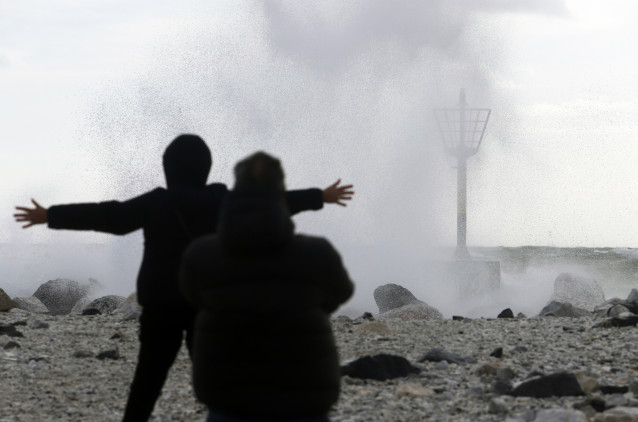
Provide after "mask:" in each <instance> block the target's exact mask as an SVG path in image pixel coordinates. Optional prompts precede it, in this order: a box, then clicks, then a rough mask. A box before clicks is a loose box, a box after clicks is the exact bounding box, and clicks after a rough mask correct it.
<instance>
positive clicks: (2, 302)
mask: <svg viewBox="0 0 638 422" xmlns="http://www.w3.org/2000/svg"><path fill="white" fill-rule="evenodd" d="M16 307H17V304H16V303H15V302H14V301H13V300H11V298H10V297H9V295H8V294H6V293H5V292H4V290H2V289H0V312H6V311H8V310H10V309H13V308H16Z"/></svg>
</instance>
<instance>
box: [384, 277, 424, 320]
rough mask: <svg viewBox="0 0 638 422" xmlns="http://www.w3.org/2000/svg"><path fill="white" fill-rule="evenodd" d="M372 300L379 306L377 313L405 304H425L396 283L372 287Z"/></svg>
mask: <svg viewBox="0 0 638 422" xmlns="http://www.w3.org/2000/svg"><path fill="white" fill-rule="evenodd" d="M374 301H375V302H376V303H377V306H378V307H379V313H380V314H382V313H384V312H388V311H391V310H393V309H397V308H401V307H403V306H405V305H425V304H426V303H425V302H423V301H420V300H419V299H417V298H416V297H415V296H414V295H413V294H412V293H411V292H410V291H409V290H408V289H406V288H405V287H402V286H399V285H398V284H385V285H383V286H379V287H377V288H376V289H374Z"/></svg>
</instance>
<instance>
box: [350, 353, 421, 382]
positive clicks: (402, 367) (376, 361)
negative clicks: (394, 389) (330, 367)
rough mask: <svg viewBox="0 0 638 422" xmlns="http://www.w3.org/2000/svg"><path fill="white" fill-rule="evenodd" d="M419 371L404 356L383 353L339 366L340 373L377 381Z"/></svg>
mask: <svg viewBox="0 0 638 422" xmlns="http://www.w3.org/2000/svg"><path fill="white" fill-rule="evenodd" d="M420 372H421V370H420V369H419V368H417V367H415V366H412V364H410V362H409V361H408V360H407V359H406V358H404V357H401V356H395V355H388V354H384V353H382V354H378V355H374V356H364V357H362V358H359V359H356V360H354V361H352V362H350V363H348V364H347V365H344V366H342V367H341V375H347V376H349V377H353V378H362V379H373V380H378V381H385V380H388V379H392V378H399V377H405V376H408V375H410V374H418V373H420Z"/></svg>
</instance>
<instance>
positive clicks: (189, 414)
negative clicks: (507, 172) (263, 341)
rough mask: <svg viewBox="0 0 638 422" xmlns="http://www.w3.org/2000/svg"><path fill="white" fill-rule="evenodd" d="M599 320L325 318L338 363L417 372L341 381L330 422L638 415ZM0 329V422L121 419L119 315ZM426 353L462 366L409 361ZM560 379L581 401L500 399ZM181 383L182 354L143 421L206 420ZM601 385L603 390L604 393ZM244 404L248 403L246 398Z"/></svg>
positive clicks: (5, 316) (185, 376) (186, 366)
mask: <svg viewBox="0 0 638 422" xmlns="http://www.w3.org/2000/svg"><path fill="white" fill-rule="evenodd" d="M167 312H170V310H167ZM607 320H608V318H607V317H605V316H600V315H594V314H592V316H591V317H584V318H560V317H535V318H507V319H500V318H499V319H497V318H493V319H488V318H476V319H462V318H457V320H453V319H440V320H413V321H403V320H401V319H384V318H378V317H373V318H372V319H369V318H362V317H359V318H348V317H345V316H339V317H335V318H333V319H332V324H333V332H334V335H335V339H336V342H337V345H338V348H339V353H340V359H341V362H342V364H345V363H347V362H351V361H353V360H355V359H357V358H360V357H363V356H370V355H376V354H380V353H385V354H390V355H395V356H401V357H404V358H405V359H407V360H408V361H409V362H410V363H411V364H412V365H413V366H415V367H417V368H419V369H420V373H418V374H412V375H409V376H406V377H400V378H395V379H389V380H385V381H375V380H366V379H361V378H355V377H350V376H344V377H342V393H341V396H340V399H339V402H338V403H337V404H336V406H335V407H334V408H333V409H332V411H331V413H330V416H331V419H332V420H333V421H334V422H346V421H347V422H356V421H424V420H427V421H505V420H507V421H512V422H514V421H528V420H529V421H533V420H543V419H538V418H539V417H543V415H545V414H548V413H547V411H546V413H541V412H542V411H543V409H557V410H556V411H562V412H567V413H564V414H565V415H568V414H571V413H570V412H576V413H575V415H576V416H578V417H581V415H582V416H583V417H586V418H588V419H556V420H587V421H589V420H591V421H594V420H595V419H594V418H595V417H596V415H598V417H602V415H605V413H604V412H607V413H609V412H611V411H612V410H611V409H612V408H613V407H616V408H617V409H618V408H621V409H623V408H627V409H634V410H637V409H638V408H636V407H635V406H638V399H637V397H638V385H637V382H638V356H637V355H636V354H635V352H634V351H633V348H634V345H635V343H636V342H637V341H638V329H637V328H636V327H635V326H629V327H597V326H596V325H598V324H600V323H601V322H604V321H607ZM0 322H1V323H3V324H13V325H14V326H15V328H16V330H17V331H18V332H20V333H21V334H22V335H23V337H19V336H14V337H10V336H8V335H2V336H0V373H1V374H2V380H1V383H2V394H0V421H1V422H9V421H16V422H17V421H25V422H26V421H117V420H119V419H120V418H121V416H122V411H123V408H124V405H125V402H126V397H127V393H128V387H129V383H130V381H131V379H132V375H133V371H134V368H135V363H136V358H137V350H138V345H139V343H138V340H137V329H138V322H137V321H135V320H131V321H124V320H122V317H121V315H118V314H114V315H108V316H107V315H84V316H83V315H62V316H50V315H43V314H29V313H26V312H22V311H13V312H4V313H0ZM12 343H15V344H17V345H18V346H15V344H12ZM499 348H501V349H502V350H501V354H500V357H497V356H499V353H498V349H499ZM432 349H441V350H444V351H446V352H449V353H450V354H452V355H455V356H457V357H461V358H462V359H464V361H461V362H458V363H453V362H452V363H450V362H448V361H445V360H442V361H439V362H434V361H427V360H426V361H423V362H418V361H419V360H421V359H422V358H423V357H424V356H425V355H426V354H427V353H428V352H429V351H431V350H432ZM100 354H102V355H101V357H102V358H101V359H100V358H98V357H97V356H98V355H100ZM255 359H259V356H255ZM559 372H568V373H571V374H575V375H577V376H578V377H579V380H581V381H582V380H585V381H586V383H588V384H586V385H587V389H589V390H591V391H587V392H585V394H584V395H577V396H565V397H547V398H531V397H514V396H512V395H511V394H510V393H503V391H500V390H499V389H501V388H503V385H510V386H516V385H517V384H520V383H521V382H523V381H525V380H526V378H528V377H529V376H530V374H531V375H538V374H545V375H549V374H553V373H559ZM300 376H303V374H300ZM190 379H191V365H190V360H189V358H188V355H187V353H186V349H185V347H184V348H182V350H181V352H180V354H179V356H178V358H177V360H176V362H175V364H174V365H173V367H172V369H171V372H170V374H169V377H168V380H167V382H166V384H165V386H164V390H163V392H162V396H161V398H160V400H159V401H158V403H157V405H156V407H155V411H154V413H153V418H152V419H151V420H154V421H203V420H204V419H205V414H206V409H205V408H204V406H203V405H201V404H199V403H197V401H196V400H195V399H194V397H193V392H192V387H191V381H190ZM601 386H602V387H605V388H603V390H605V391H613V392H611V393H605V392H604V391H603V390H601V388H600V387H601ZM606 387H615V388H616V387H617V388H616V389H615V390H613V389H612V390H610V389H607V388H606ZM624 390H626V392H623V391H624ZM634 394H636V397H634ZM592 400H593V401H592ZM601 400H602V402H603V403H604V405H605V407H606V408H607V409H606V410H605V409H599V410H602V411H601V412H598V411H596V410H594V409H593V408H592V405H591V403H594V407H596V404H599V403H600V401H601ZM246 403H247V405H250V397H249V396H248V397H246ZM598 407H600V406H598ZM576 416H574V417H576ZM543 418H544V417H543ZM546 420H547V419H546ZM600 420H603V419H600ZM605 420H607V419H605ZM609 420H612V419H609ZM613 420H616V419H613ZM617 420H620V419H617ZM627 420H633V419H627ZM637 420H638V419H637Z"/></svg>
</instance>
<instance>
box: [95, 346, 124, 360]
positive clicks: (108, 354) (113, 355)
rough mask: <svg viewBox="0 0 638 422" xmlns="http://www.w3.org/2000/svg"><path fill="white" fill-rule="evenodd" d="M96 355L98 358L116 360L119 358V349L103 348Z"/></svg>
mask: <svg viewBox="0 0 638 422" xmlns="http://www.w3.org/2000/svg"><path fill="white" fill-rule="evenodd" d="M96 357H97V358H98V359H100V360H104V359H113V360H117V359H119V358H120V351H119V350H118V349H117V348H115V349H108V350H103V351H101V352H100V353H98V354H97V356H96Z"/></svg>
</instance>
